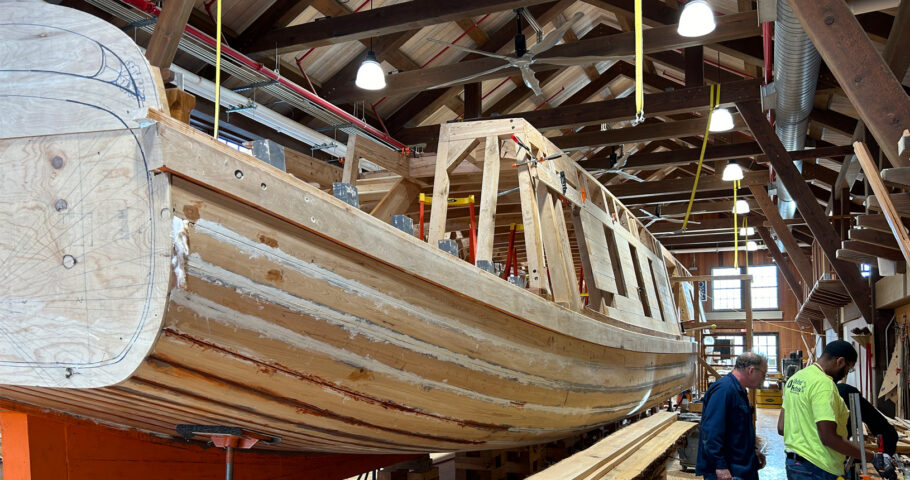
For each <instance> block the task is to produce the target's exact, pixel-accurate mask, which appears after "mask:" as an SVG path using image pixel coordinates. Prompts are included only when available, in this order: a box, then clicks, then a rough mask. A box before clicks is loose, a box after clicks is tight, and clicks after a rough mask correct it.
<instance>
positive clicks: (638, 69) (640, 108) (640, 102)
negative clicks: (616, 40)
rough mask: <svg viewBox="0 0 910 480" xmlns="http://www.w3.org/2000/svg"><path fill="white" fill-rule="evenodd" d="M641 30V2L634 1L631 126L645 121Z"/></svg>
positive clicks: (643, 59) (638, 0)
mask: <svg viewBox="0 0 910 480" xmlns="http://www.w3.org/2000/svg"><path fill="white" fill-rule="evenodd" d="M641 30H642V21H641V0H635V119H634V120H632V125H633V126H634V125H638V124H640V123H642V122H644V121H645V91H644V83H645V82H644V62H645V58H644V45H643V43H644V41H643V40H642V33H641Z"/></svg>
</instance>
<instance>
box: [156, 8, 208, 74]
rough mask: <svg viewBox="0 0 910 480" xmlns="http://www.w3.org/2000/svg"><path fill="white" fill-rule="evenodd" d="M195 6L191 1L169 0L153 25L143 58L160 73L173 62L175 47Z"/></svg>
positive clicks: (175, 52)
mask: <svg viewBox="0 0 910 480" xmlns="http://www.w3.org/2000/svg"><path fill="white" fill-rule="evenodd" d="M195 4H196V2H194V1H193V0H169V1H168V2H167V3H166V4H165V5H164V7H162V9H161V15H160V16H159V17H158V22H157V23H155V30H154V31H153V32H152V38H151V39H150V40H149V44H148V48H147V49H146V50H145V58H147V59H148V61H149V63H150V64H151V65H152V66H154V67H158V68H160V69H161V70H162V73H164V71H165V70H167V69H169V68H171V63H173V62H174V55H176V54H177V45H178V44H179V43H180V38H181V37H182V36H183V30H184V29H185V28H186V22H187V21H188V20H189V19H190V14H191V13H193V5H195Z"/></svg>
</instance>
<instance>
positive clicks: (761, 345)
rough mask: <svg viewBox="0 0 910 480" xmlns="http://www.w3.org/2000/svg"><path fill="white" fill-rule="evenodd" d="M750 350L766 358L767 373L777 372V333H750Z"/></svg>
mask: <svg viewBox="0 0 910 480" xmlns="http://www.w3.org/2000/svg"><path fill="white" fill-rule="evenodd" d="M752 351H754V352H755V353H760V354H762V355H764V356H765V357H767V358H768V373H777V334H776V333H754V334H752Z"/></svg>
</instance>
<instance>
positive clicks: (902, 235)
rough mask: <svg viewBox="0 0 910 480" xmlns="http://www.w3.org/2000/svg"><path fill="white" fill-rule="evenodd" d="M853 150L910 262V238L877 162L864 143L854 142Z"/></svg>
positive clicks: (904, 255)
mask: <svg viewBox="0 0 910 480" xmlns="http://www.w3.org/2000/svg"><path fill="white" fill-rule="evenodd" d="M895 147H896V146H895ZM853 148H855V149H856V158H857V159H859V164H860V166H861V167H862V168H863V173H864V174H865V176H866V179H867V180H868V181H869V186H871V187H872V191H873V192H875V195H876V198H878V201H879V203H880V204H881V207H882V212H883V213H884V214H885V218H886V219H887V220H888V225H889V226H890V227H891V233H892V234H893V235H894V238H896V239H897V245H898V247H899V248H900V251H901V254H902V255H903V259H904V260H905V261H907V262H910V236H908V235H907V229H906V228H905V227H904V224H903V222H902V221H901V218H900V215H899V214H898V213H897V210H896V209H895V208H894V205H893V204H892V203H891V199H890V196H889V192H888V188H887V187H885V184H884V182H882V178H881V176H880V175H879V173H878V168H876V166H875V162H874V161H873V160H872V155H871V154H870V153H869V149H868V148H867V147H866V145H865V144H864V143H862V142H854V143H853ZM848 248H849V247H848Z"/></svg>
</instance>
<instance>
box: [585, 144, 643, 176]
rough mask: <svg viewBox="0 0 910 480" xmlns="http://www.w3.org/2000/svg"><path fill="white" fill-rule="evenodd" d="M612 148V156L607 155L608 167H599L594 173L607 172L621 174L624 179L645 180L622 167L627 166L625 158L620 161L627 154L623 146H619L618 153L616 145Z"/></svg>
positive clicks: (601, 173)
mask: <svg viewBox="0 0 910 480" xmlns="http://www.w3.org/2000/svg"><path fill="white" fill-rule="evenodd" d="M611 149H612V150H611V151H610V156H609V157H607V162H608V163H607V168H606V169H598V170H595V171H594V172H592V173H595V172H596V175H598V176H600V175H603V174H605V173H612V174H614V175H618V176H620V177H621V178H624V179H626V180H634V181H636V182H644V180H642V179H640V178H638V177H637V176H635V175H632V174H631V173H629V172H626V171H624V170H623V169H622V168H623V167H624V166H625V164H626V162H625V160H623V161H622V163H620V162H619V161H620V160H622V159H623V158H624V157H625V154H624V153H623V149H622V146H620V147H619V153H618V154H617V153H616V147H615V146H614V147H611Z"/></svg>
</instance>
